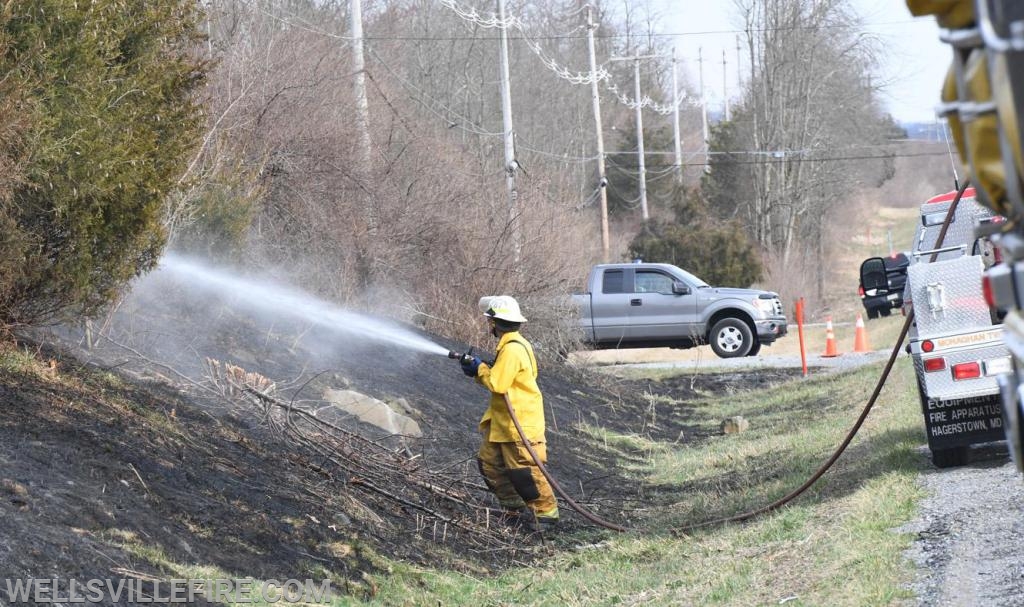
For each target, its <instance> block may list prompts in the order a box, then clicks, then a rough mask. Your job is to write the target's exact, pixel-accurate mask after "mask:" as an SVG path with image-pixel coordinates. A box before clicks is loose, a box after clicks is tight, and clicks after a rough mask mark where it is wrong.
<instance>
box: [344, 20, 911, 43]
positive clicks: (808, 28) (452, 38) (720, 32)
mask: <svg viewBox="0 0 1024 607" xmlns="http://www.w3.org/2000/svg"><path fill="white" fill-rule="evenodd" d="M913 24H918V25H920V24H928V25H930V24H931V22H929V21H927V20H923V19H922V20H918V19H907V20H905V21H881V22H877V23H864V24H860V25H838V24H837V25H805V26H800V25H794V26H788V27H764V28H754V29H752V30H749V31H750V32H752V33H765V32H783V31H799V30H806V31H816V30H830V29H860V28H868V27H876V26H887V25H913ZM746 33H748V30H708V31H697V32H665V33H650V34H648V33H647V32H644V34H643V36H642V37H644V38H648V37H651V38H670V37H686V36H717V35H724V34H734V35H735V34H746ZM594 37H595V38H599V39H606V40H610V39H618V38H630V37H634V38H635V37H638V35H637V34H595V35H594ZM529 38H532V39H534V40H576V39H585V38H586V35H585V34H584V35H576V34H550V35H546V36H544V35H531V36H530V37H529ZM508 39H509V40H526V39H528V38H527V37H526V36H509V37H508ZM363 40H384V41H388V40H395V41H400V40H408V41H419V42H430V41H434V40H436V41H438V42H452V41H457V40H494V41H498V40H500V38H498V37H497V36H364V37H363Z"/></svg>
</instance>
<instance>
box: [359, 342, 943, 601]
mask: <svg viewBox="0 0 1024 607" xmlns="http://www.w3.org/2000/svg"><path fill="white" fill-rule="evenodd" d="M880 368H881V365H877V364H876V365H871V366H869V367H866V368H863V369H861V370H859V371H856V372H852V373H845V374H834V375H823V376H821V377H816V378H812V379H809V380H798V381H793V382H788V383H786V384H783V385H781V386H778V387H776V388H774V389H770V390H765V391H757V392H750V393H738V394H736V395H734V396H732V397H730V398H726V399H721V398H720V399H717V400H712V399H708V400H703V401H700V402H696V403H687V404H686V406H687V407H693V408H694V409H693V410H694V411H695V412H696V414H697V422H698V423H700V424H702V425H709V426H713V427H714V426H717V422H718V421H719V420H721V419H722V418H724V417H727V416H733V415H743V416H744V417H746V418H747V419H748V420H750V422H751V428H750V430H749V431H747V432H743V433H740V434H735V435H728V436H725V435H722V436H717V437H714V438H712V439H710V440H709V441H707V442H705V443H702V444H694V445H688V444H673V443H659V442H654V441H650V440H648V439H645V438H643V437H640V436H623V435H615V434H607V433H595V437H596V438H598V439H599V440H596V441H595V447H594V448H595V449H597V450H600V449H607V450H608V456H609V457H617V458H620V461H627V462H630V464H629V466H630V468H631V470H632V472H633V473H634V474H636V475H637V476H638V477H641V478H643V479H644V480H645V482H647V483H648V484H649V486H650V487H651V488H652V491H651V495H654V494H656V493H657V491H655V490H654V488H655V487H657V488H659V489H660V490H661V491H662V493H660V494H659V495H661V496H662V497H660V498H650V499H651V503H650V506H649V507H647V508H644V509H643V510H642V511H641V512H638V513H637V518H636V520H635V521H634V523H635V524H636V525H637V528H638V530H637V531H635V532H631V533H627V534H622V535H614V534H613V535H609V536H608V537H607V538H606V539H605V540H604V541H601V542H600V543H597V544H592V545H589V546H582V545H577V542H576V541H575V540H574V539H573V538H572V537H561V538H557V539H556V545H557V546H559V547H560V550H559V551H557V552H556V553H555V554H554V556H552V557H551V558H550V559H548V560H547V561H545V562H544V563H542V564H541V565H540V566H539V567H537V568H530V569H525V568H514V569H513V570H511V571H509V572H507V573H505V574H503V575H501V576H498V577H495V578H488V577H478V578H476V577H472V576H469V575H466V574H462V573H451V572H445V571H433V570H429V569H419V568H414V567H410V566H406V565H402V564H395V565H394V567H393V572H392V575H390V576H388V577H386V578H383V579H379V580H376V583H377V585H378V586H377V587H378V595H377V598H376V599H375V600H374V601H373V602H372V604H379V605H446V606H448V605H559V606H562V605H569V606H581V607H582V606H590V605H743V606H749V605H775V604H779V603H780V602H781V601H784V600H786V604H788V605H830V606H838V605H850V606H854V605H856V606H862V605H885V604H890V603H892V602H894V601H898V600H899V599H901V598H906V597H907V596H908V591H907V590H905V589H904V586H903V584H904V583H905V582H906V581H907V580H908V579H909V576H910V575H911V568H910V565H908V564H907V563H905V562H904V560H903V557H902V552H903V550H904V549H905V548H906V546H907V545H908V543H909V541H910V538H909V537H908V536H906V535H901V534H898V533H896V532H894V531H893V528H894V527H898V526H899V525H901V524H903V523H904V522H906V521H907V520H908V519H910V518H911V517H912V516H913V514H914V511H915V504H916V502H917V500H918V498H919V497H920V491H919V489H918V488H917V486H916V484H915V477H916V475H917V474H918V473H919V471H920V469H921V468H922V466H924V465H926V464H925V461H926V459H925V457H924V456H923V454H922V453H921V452H920V449H919V447H920V445H921V444H922V443H923V439H924V437H923V433H922V430H921V421H920V413H919V412H918V410H917V403H916V396H915V392H914V388H913V372H912V370H910V368H909V365H908V363H907V361H905V360H903V361H901V362H900V363H899V364H898V365H897V368H896V369H895V371H894V374H893V377H892V378H891V379H890V382H889V384H888V385H887V387H886V388H885V389H884V390H883V392H882V397H881V398H880V399H879V403H878V405H876V408H875V409H874V410H873V411H872V413H871V415H870V416H869V417H868V419H867V421H866V423H865V425H864V427H863V429H862V430H861V432H860V433H859V434H858V435H857V437H856V438H855V439H854V441H853V443H852V445H851V447H850V449H848V450H847V453H846V454H844V456H843V457H842V458H841V459H840V460H839V462H838V463H837V464H836V466H835V467H834V468H833V470H831V471H829V472H828V473H827V474H826V475H825V477H824V478H823V479H822V480H821V481H819V483H818V484H816V485H814V486H813V487H812V488H811V490H810V491H809V492H808V493H806V494H805V495H803V496H801V497H800V498H798V499H797V500H796V501H795V502H793V503H792V504H791V505H789V506H787V507H786V508H784V509H783V510H781V511H779V512H776V513H774V514H770V515H767V516H763V517H761V518H758V519H755V520H754V521H752V522H749V523H747V524H744V525H729V526H724V527H706V528H700V529H696V530H690V531H685V532H682V531H681V530H682V529H683V528H685V527H686V526H688V525H694V524H699V523H701V522H704V521H707V520H710V519H714V518H718V517H720V516H728V515H732V514H736V513H740V512H745V511H747V510H750V509H754V508H757V507H760V506H762V505H765V504H768V503H770V502H772V501H773V500H775V499H777V498H779V497H781V496H783V495H785V494H786V493H788V492H789V491H790V490H792V489H794V488H796V487H798V486H799V485H800V484H801V483H802V482H803V481H804V480H805V479H807V478H808V477H809V476H810V475H811V474H812V473H813V471H814V470H815V469H816V468H817V467H818V466H819V465H820V464H821V463H822V462H823V461H825V460H826V459H827V458H828V456H829V455H830V453H831V452H832V450H833V449H834V447H835V446H836V445H837V444H838V443H839V442H840V441H841V440H842V438H843V436H845V433H846V431H847V430H848V428H849V427H850V426H851V425H852V424H853V422H854V420H855V419H856V417H857V415H858V413H859V411H860V410H861V408H862V406H863V404H864V402H865V401H866V398H867V393H868V392H869V391H870V390H871V388H872V387H873V386H874V382H875V380H876V378H877V376H878V375H879V371H880ZM662 373H664V372H662ZM681 406H682V405H681ZM552 457H557V447H554V448H553V449H552ZM666 487H672V488H675V490H674V491H673V490H672V489H668V490H667V491H666V489H665V488H666ZM666 495H669V496H671V497H665V496H666ZM787 599H788V600H787Z"/></svg>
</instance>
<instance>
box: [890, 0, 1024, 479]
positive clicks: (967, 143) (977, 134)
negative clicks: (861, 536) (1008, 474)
mask: <svg viewBox="0 0 1024 607" xmlns="http://www.w3.org/2000/svg"><path fill="white" fill-rule="evenodd" d="M907 6H908V7H909V8H910V11H911V12H912V13H913V14H915V15H934V16H935V18H936V20H937V21H938V23H939V26H940V27H941V28H943V30H942V34H941V37H942V40H943V41H944V42H946V43H948V44H949V45H950V47H951V48H952V50H953V61H952V65H951V68H950V70H949V73H948V75H947V77H946V81H945V83H944V84H943V87H942V102H943V103H942V105H941V106H940V113H941V114H942V115H943V116H944V117H945V118H946V120H947V121H948V122H949V126H950V131H951V132H952V134H953V140H954V142H955V144H956V148H957V150H958V152H959V153H960V158H961V159H963V161H964V162H965V163H966V164H967V166H968V168H969V171H970V179H971V181H972V183H973V184H974V185H975V186H976V187H977V199H978V200H979V201H980V202H981V203H982V204H984V205H985V206H986V207H988V208H990V209H992V210H994V211H995V212H997V213H999V214H1000V215H1002V216H1004V217H1006V219H1007V221H1005V222H1003V223H1001V224H990V225H987V226H980V228H981V231H980V233H982V234H986V233H992V240H993V242H995V243H996V246H997V247H998V248H999V249H1000V250H1001V251H1002V254H1003V258H1004V260H1005V261H1004V262H1003V263H1000V264H997V265H995V266H993V267H992V268H990V269H988V270H987V271H986V273H985V278H984V285H983V290H984V291H983V292H984V294H985V297H986V300H987V302H988V304H989V305H990V306H991V307H993V308H995V309H997V310H1004V311H1005V312H1006V316H1005V319H1004V324H1003V341H1004V343H1005V345H1006V346H1007V348H1008V349H1009V352H1010V354H1011V360H1012V363H1011V367H1010V370H1009V372H1008V373H1006V374H1003V375H1001V376H998V377H997V383H998V386H999V388H1000V392H1001V395H1002V413H1003V417H1004V427H1005V431H1006V439H1007V443H1008V445H1009V448H1010V453H1011V455H1012V457H1013V460H1014V462H1015V463H1016V465H1017V469H1018V470H1024V457H1022V452H1021V446H1022V444H1024V420H1022V418H1024V407H1022V403H1024V180H1022V175H1024V121H1022V118H1024V2H1021V1H1020V0H907Z"/></svg>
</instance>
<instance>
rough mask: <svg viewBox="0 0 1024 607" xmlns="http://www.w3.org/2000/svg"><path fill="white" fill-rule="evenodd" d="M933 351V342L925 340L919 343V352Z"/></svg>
mask: <svg viewBox="0 0 1024 607" xmlns="http://www.w3.org/2000/svg"><path fill="white" fill-rule="evenodd" d="M934 349H935V342H933V341H932V340H930V339H926V340H924V341H922V342H921V351H922V352H931V351H932V350H934Z"/></svg>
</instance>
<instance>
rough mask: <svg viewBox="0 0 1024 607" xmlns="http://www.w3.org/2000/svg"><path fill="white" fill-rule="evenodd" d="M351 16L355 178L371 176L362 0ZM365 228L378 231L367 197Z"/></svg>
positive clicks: (356, 1) (355, 1)
mask: <svg viewBox="0 0 1024 607" xmlns="http://www.w3.org/2000/svg"><path fill="white" fill-rule="evenodd" d="M350 9H351V10H350V11H349V12H350V13H351V19H352V23H351V26H352V67H353V70H354V71H355V73H354V74H353V76H354V79H353V83H352V88H353V92H354V93H355V97H356V130H357V131H358V134H357V136H358V137H359V167H358V169H357V171H356V174H357V177H356V179H361V180H368V179H369V177H370V160H371V156H370V104H369V103H368V102H367V100H366V62H365V60H364V58H363V8H362V0H351V5H350ZM365 205H366V210H365V212H364V217H365V218H366V230H367V232H369V234H370V235H371V236H373V235H375V234H376V233H377V226H378V223H379V218H378V217H377V212H376V210H375V209H374V206H373V201H372V200H370V199H369V197H366V198H365Z"/></svg>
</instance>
